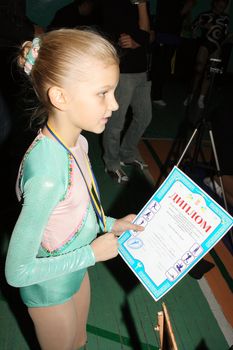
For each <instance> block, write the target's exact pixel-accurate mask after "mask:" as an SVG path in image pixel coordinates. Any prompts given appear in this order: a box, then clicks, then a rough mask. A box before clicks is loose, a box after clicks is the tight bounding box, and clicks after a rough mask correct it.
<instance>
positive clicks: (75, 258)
mask: <svg viewBox="0 0 233 350" xmlns="http://www.w3.org/2000/svg"><path fill="white" fill-rule="evenodd" d="M87 148H88V145H87V141H86V139H85V138H84V137H83V136H82V135H80V137H79V140H78V142H77V145H76V146H75V147H74V148H72V152H73V154H75V156H76V159H78V162H79V165H80V167H81V169H82V171H83V174H84V176H85V178H86V179H88V180H87V181H88V182H89V181H90V180H89V176H88V171H87V168H86V165H85V160H84V152H86V153H87ZM16 188H17V194H18V197H19V199H20V200H22V202H23V205H22V210H21V213H20V215H19V218H18V220H17V223H16V225H15V228H14V231H13V234H12V238H11V241H10V244H9V249H8V253H7V259H6V278H7V281H8V283H9V284H10V285H12V286H15V287H19V288H20V294H21V297H22V300H23V302H24V303H25V304H26V305H27V306H29V307H40V306H50V305H56V304H60V303H64V302H65V301H66V300H68V299H69V298H70V297H71V296H72V295H73V294H74V293H75V292H76V291H77V290H78V289H79V287H80V285H81V282H82V279H83V278H84V275H85V272H86V268H87V267H89V266H91V265H94V264H95V256H94V253H93V251H92V248H91V246H90V243H91V242H92V241H93V239H95V237H96V235H97V233H98V232H100V227H99V223H98V221H97V218H96V215H95V212H94V209H93V207H92V205H91V202H90V198H89V194H88V191H87V188H86V185H85V182H84V180H83V178H82V176H81V173H80V171H79V169H78V168H77V166H75V163H74V161H73V159H72V157H71V156H70V155H69V154H68V152H67V151H66V150H65V149H64V148H63V147H62V146H61V145H60V144H59V143H58V142H57V141H55V140H53V139H50V138H48V137H46V136H44V135H43V134H42V133H39V134H38V136H37V137H36V139H35V140H34V142H33V143H32V145H31V146H30V148H29V149H28V151H27V152H26V154H25V156H24V159H23V161H22V164H21V168H20V171H19V176H18V180H17V186H16ZM113 223H114V219H112V218H110V217H107V230H108V231H110V230H111V228H112V225H113Z"/></svg>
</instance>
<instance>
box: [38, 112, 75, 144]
mask: <svg viewBox="0 0 233 350" xmlns="http://www.w3.org/2000/svg"><path fill="white" fill-rule="evenodd" d="M47 124H48V125H49V126H50V127H51V128H52V129H53V130H54V131H55V132H56V134H57V136H58V137H59V138H61V140H62V141H63V142H64V143H65V145H66V146H67V147H68V148H71V147H75V146H76V144H77V141H78V138H79V135H80V133H81V130H79V129H76V128H75V127H74V126H72V125H64V123H59V122H58V121H57V120H55V119H54V118H49V119H48V122H47ZM43 134H44V135H46V136H48V137H51V138H54V137H53V136H52V135H51V133H50V132H49V131H48V129H47V128H46V127H44V128H43Z"/></svg>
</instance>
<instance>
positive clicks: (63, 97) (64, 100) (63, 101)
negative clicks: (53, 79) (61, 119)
mask: <svg viewBox="0 0 233 350" xmlns="http://www.w3.org/2000/svg"><path fill="white" fill-rule="evenodd" d="M48 98H49V100H50V102H51V104H52V105H53V106H54V107H55V108H57V109H59V110H60V111H65V110H66V109H67V107H68V101H69V98H68V95H67V93H66V91H65V90H64V89H63V88H60V87H58V86H52V87H51V88H50V89H49V90H48Z"/></svg>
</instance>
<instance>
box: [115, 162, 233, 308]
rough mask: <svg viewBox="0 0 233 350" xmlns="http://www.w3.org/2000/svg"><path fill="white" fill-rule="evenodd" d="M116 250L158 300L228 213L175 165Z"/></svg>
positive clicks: (227, 222) (224, 225) (215, 237)
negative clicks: (138, 228)
mask: <svg viewBox="0 0 233 350" xmlns="http://www.w3.org/2000/svg"><path fill="white" fill-rule="evenodd" d="M134 222H135V223H137V224H139V225H143V226H144V227H145V230H144V231H142V232H134V231H126V232H124V233H123V234H122V235H121V236H120V238H119V254H120V255H121V257H122V258H123V259H124V260H125V262H126V263H127V264H128V265H129V267H130V268H131V269H132V270H133V272H134V273H135V275H136V276H137V277H138V279H139V280H140V281H141V282H142V284H143V285H144V286H145V288H146V289H147V290H148V291H149V293H150V294H151V295H152V297H153V298H154V299H155V300H156V301H157V300H159V299H160V298H161V297H162V296H163V295H164V294H166V293H167V292H168V291H169V290H170V289H171V288H172V287H173V286H174V285H175V284H176V283H177V282H179V281H180V280H181V279H182V278H183V277H184V276H185V275H186V273H187V272H188V271H189V270H190V269H191V268H192V267H193V266H194V265H195V264H196V263H197V262H198V261H199V260H200V259H201V258H202V257H203V256H204V255H205V254H206V253H207V252H208V251H209V250H210V249H211V248H213V246H214V245H215V244H216V243H217V242H218V241H219V240H220V239H221V238H222V237H223V236H224V234H225V233H227V232H228V231H229V230H230V228H231V227H232V225H233V218H232V217H231V216H230V215H229V214H228V213H227V212H226V210H224V209H223V208H222V207H221V206H220V205H219V204H217V203H216V202H215V201H214V200H213V199H212V198H211V197H210V196H209V195H208V194H206V193H205V192H204V191H203V190H202V189H201V188H200V187H199V186H198V185H197V184H195V183H194V182H193V181H192V180H191V179H190V178H189V177H188V176H187V175H186V174H184V173H183V172H182V171H181V170H180V169H179V168H177V167H174V168H173V170H172V171H171V172H170V174H169V176H168V177H167V178H166V180H165V181H164V182H163V184H162V185H161V186H160V187H159V189H158V190H157V191H156V192H155V193H154V194H153V196H152V197H151V198H150V200H149V201H148V202H147V203H146V205H145V206H144V207H143V208H142V210H141V211H140V213H139V214H138V215H137V217H136V219H135V221H134Z"/></svg>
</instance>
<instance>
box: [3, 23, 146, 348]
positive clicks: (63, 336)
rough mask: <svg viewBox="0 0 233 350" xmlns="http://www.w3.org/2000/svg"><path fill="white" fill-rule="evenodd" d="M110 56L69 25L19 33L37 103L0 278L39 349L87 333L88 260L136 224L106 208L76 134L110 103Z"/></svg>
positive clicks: (112, 248)
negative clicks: (36, 124) (22, 308)
mask: <svg viewBox="0 0 233 350" xmlns="http://www.w3.org/2000/svg"><path fill="white" fill-rule="evenodd" d="M118 63H119V62H118V57H117V54H116V51H115V49H114V48H113V47H112V45H111V44H110V43H109V42H108V41H107V40H105V39H104V38H102V37H101V36H99V35H98V34H95V33H93V32H89V31H85V30H76V29H74V30H72V29H71V30H70V29H61V30H57V31H52V32H49V33H47V34H44V35H42V36H41V37H40V38H35V39H34V40H33V42H26V43H25V44H24V45H23V47H22V51H21V55H20V57H19V64H20V66H21V67H22V68H23V69H24V71H25V73H26V74H27V75H28V76H29V78H30V80H31V82H32V85H33V88H34V90H35V92H36V94H37V96H38V98H39V100H40V102H41V105H42V106H43V111H42V112H43V113H42V112H41V111H40V113H39V115H38V116H39V117H40V125H41V126H40V130H39V132H38V136H37V137H36V139H35V140H34V142H33V143H32V145H31V146H30V148H29V149H28V151H27V152H26V154H25V156H24V159H23V161H22V164H21V167H20V171H19V176H18V179H17V195H18V198H19V200H20V201H21V202H22V211H21V213H20V216H19V218H18V221H17V223H16V226H15V228H14V231H13V234H12V238H11V241H10V245H9V249H8V254H7V259H6V278H7V281H8V283H9V284H10V285H12V286H15V287H19V288H20V294H21V297H22V300H23V302H24V303H25V304H26V305H27V307H28V311H29V314H30V316H31V318H32V320H33V322H34V325H35V329H36V333H37V337H38V340H39V343H40V346H41V348H42V349H44V350H57V349H59V350H76V349H79V348H80V347H82V346H83V345H84V344H85V343H86V321H87V317H88V309H89V303H90V285H89V278H88V273H87V267H89V266H91V265H94V264H95V263H96V262H98V261H105V260H108V259H111V258H113V257H115V256H116V255H117V253H118V250H117V248H118V241H117V236H118V235H120V234H121V233H122V232H124V231H125V230H127V229H133V230H142V229H143V228H142V227H140V226H137V225H134V224H132V223H131V222H132V220H133V218H134V215H128V216H126V217H125V218H123V219H119V220H114V219H113V218H110V217H105V215H104V212H103V209H102V206H101V203H100V198H99V194H98V188H97V185H96V182H95V178H94V175H93V173H92V170H91V167H90V164H89V160H88V156H87V151H88V145H87V141H86V139H85V138H84V137H83V136H82V135H81V132H82V130H87V131H92V132H94V133H96V134H99V133H101V132H102V131H103V130H104V128H105V125H106V123H107V121H108V119H109V118H110V117H111V114H112V111H114V110H116V109H117V108H118V104H117V102H116V100H115V98H114V91H115V88H116V86H117V83H118V78H119V68H118ZM101 231H102V232H103V233H104V234H103V235H101V236H99V237H98V238H96V237H97V234H98V233H99V232H101ZM106 232H110V233H106Z"/></svg>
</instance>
